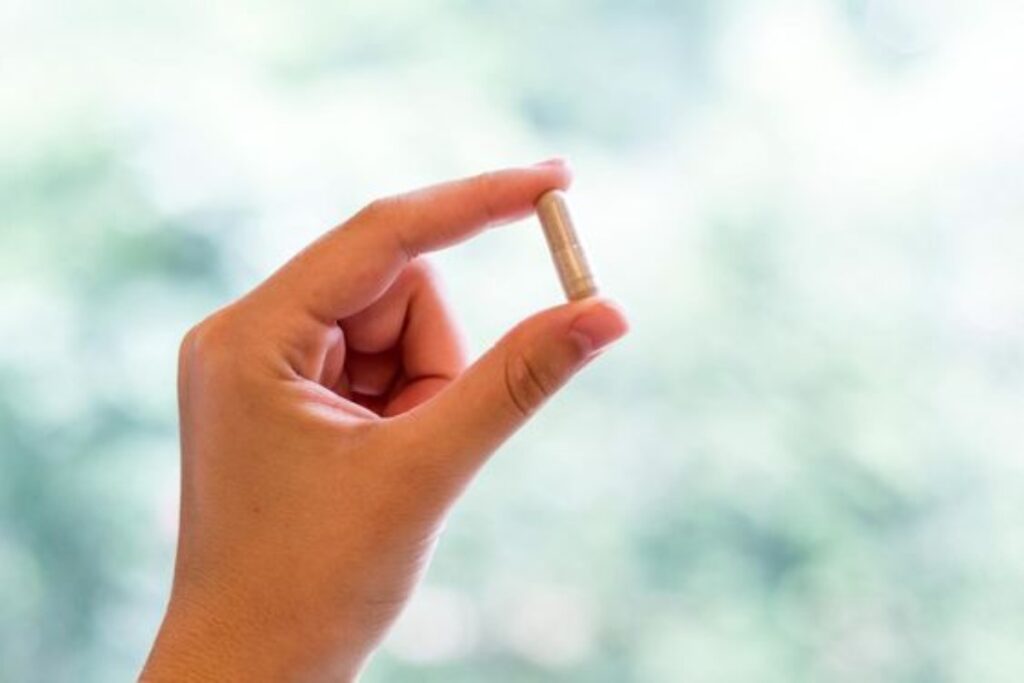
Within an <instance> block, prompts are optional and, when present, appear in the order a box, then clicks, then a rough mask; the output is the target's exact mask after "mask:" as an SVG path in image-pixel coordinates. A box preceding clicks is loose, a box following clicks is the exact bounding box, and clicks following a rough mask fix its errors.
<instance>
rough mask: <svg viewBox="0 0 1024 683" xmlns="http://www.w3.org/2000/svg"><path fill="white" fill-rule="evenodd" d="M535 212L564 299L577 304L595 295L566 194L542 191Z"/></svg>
mask: <svg viewBox="0 0 1024 683" xmlns="http://www.w3.org/2000/svg"><path fill="white" fill-rule="evenodd" d="M536 209H537V217H538V218H540V224H541V226H542V227H543V228H544V237H545V238H546V239H547V242H548V249H549V250H550V251H551V259H552V260H553V261H554V262H555V269H556V270H557V271H558V279H559V280H561V282H562V289H563V290H565V296H566V297H568V299H569V300H570V301H576V300H578V299H585V298H587V297H588V296H594V295H595V294H597V285H596V284H595V283H594V275H593V273H591V272H590V264H588V263H587V256H586V254H584V253H583V247H582V246H581V245H580V241H579V237H577V235H576V228H575V227H574V226H573V223H572V216H570V215H569V207H568V205H567V204H566V202H565V194H563V193H562V192H561V191H560V190H551V191H549V192H545V193H544V194H542V195H541V196H540V199H538V200H537V204H536Z"/></svg>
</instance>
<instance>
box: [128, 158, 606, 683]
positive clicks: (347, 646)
mask: <svg viewBox="0 0 1024 683" xmlns="http://www.w3.org/2000/svg"><path fill="white" fill-rule="evenodd" d="M568 183H569V172H568V170H567V169H566V167H565V166H564V165H562V164H561V163H560V162H547V163H545V164H540V165H537V166H533V167H529V168H520V169H509V170H504V171H497V172H493V173H487V174H484V175H480V176H477V177H474V178H469V179H466V180H460V181H456V182H452V183H447V184H443V185H438V186H435V187H431V188H427V189H423V190H419V191H416V192H413V193H410V194H405V195H401V196H397V197H393V198H390V199H385V200H380V201H376V202H374V203H372V204H370V205H369V206H368V207H366V208H365V209H364V210H362V211H361V212H359V213H358V214H357V215H356V216H355V217H353V218H352V219H351V220H349V221H348V222H346V223H345V224H343V225H342V226H340V227H338V228H336V229H335V230H333V231H331V232H330V233H328V234H327V235H325V236H324V237H322V238H321V239H320V240H318V241H317V242H315V243H314V244H313V245H311V246H310V247H308V248H307V249H306V250H304V251H303V252H301V253H300V254H298V255H297V256H296V257H295V258H293V259H292V260H291V261H290V262H289V263H288V264H286V265H285V266H284V267H283V268H281V269H280V270H279V271H278V272H277V273H275V274H274V275H273V276H272V277H271V278H270V279H268V280H267V281H266V282H264V283H263V284H261V285H260V286H259V287H257V288H256V289H255V290H254V291H252V292H250V293H249V294H248V295H246V296H245V297H243V298H242V299H240V300H239V301H237V302H235V303H233V304H231V305H230V306H228V307H226V308H224V309H222V310H220V311H218V312H217V313H215V314H213V315H212V316H210V317H209V318H208V319H206V320H204V321H203V322H202V323H200V324H199V325H197V326H196V327H195V328H194V329H193V330H191V331H190V332H189V333H188V335H186V337H185V339H184V341H183V343H182V345H181V356H180V360H179V388H178V392H179V399H180V412H181V445H182V482H181V526H180V534H179V539H178V554H177V562H176V566H175V576H174V586H173V589H172V594H171V599H170V603H169V605H168V609H167V614H166V617H165V619H164V623H163V625H162V626H161V629H160V633H159V635H158V637H157V641H156V644H155V645H154V648H153V652H152V653H151V654H150V658H149V661H148V662H147V665H146V668H145V670H144V672H143V680H154V681H156V680H176V681H181V680H218V681H228V680H239V681H242V680H244V681H261V680H268V681H270V680H273V681H282V680H352V679H354V678H355V677H356V675H357V674H358V672H359V670H360V668H361V667H362V665H363V663H364V662H365V660H366V658H367V657H368V656H369V654H370V652H371V651H372V649H373V648H374V646H375V645H376V644H377V643H378V642H379V641H380V640H381V639H382V638H383V636H384V634H385V633H386V632H387V629H388V627H389V626H390V625H391V624H392V622H393V621H394V620H395V618H396V617H397V616H398V614H399V612H400V611H401V609H402V606H403V605H404V604H405V602H406V601H407V600H408V598H409V596H410V594H411V592H412V590H413V588H414V586H415V584H416V582H417V581H418V579H419V578H420V576H421V575H422V573H423V571H424V569H425V567H426V565H427V563H428V561H429V559H430V556H431V553H432V550H433V548H434V545H435V543H436V540H437V536H438V533H439V530H440V528H441V527H442V524H443V521H444V518H445V515H446V513H447V511H448V509H449V508H450V507H451V505H452V503H453V502H454V501H455V499H456V498H457V497H458V496H459V493H460V492H461V491H462V490H463V488H465V486H466V485H467V484H468V483H469V481H470V480H471V479H472V477H473V475H474V473H475V472H476V471H477V469H478V468H479V467H480V466H481V465H482V464H483V463H484V461H486V459H487V458H488V456H489V455H490V454H491V453H493V452H494V450H495V449H496V448H497V447H498V446H499V445H500V444H501V443H502V442H503V441H505V440H506V439H507V438H508V437H509V436H510V435H511V434H512V433H513V432H514V431H515V430H516V429H517V428H518V427H519V426H520V425H522V424H523V423H524V422H525V421H526V420H527V419H528V417H529V416H530V414H531V413H533V412H534V411H535V410H536V409H537V408H538V407H539V406H540V405H541V403H543V402H544V400H545V399H546V398H547V397H548V396H550V395H551V393H552V392H554V391H555V390H556V389H558V388H559V387H560V386H561V385H562V384H563V383H564V382H566V381H567V380H568V379H569V377H570V376H571V375H572V374H573V373H575V372H576V371H577V370H579V369H580V368H581V367H582V366H583V365H584V364H586V363H587V361H588V360H590V359H591V358H592V357H593V356H594V355H595V354H597V353H598V351H599V350H600V349H601V348H603V347H604V346H606V345H607V344H609V343H610V342H612V341H614V340H615V339H617V338H618V337H620V336H621V335H623V334H624V333H625V332H626V322H625V320H624V318H623V317H622V315H621V313H620V312H619V311H618V310H617V309H616V308H615V307H614V306H612V305H611V304H609V303H608V302H606V301H603V300H599V299H592V300H587V301H581V302H576V303H571V304H566V305H562V306H558V307H555V308H552V309H550V310H547V311H544V312H542V313H539V314H537V315H535V316H533V317H531V318H529V319H528V320H526V321H524V322H522V323H521V324H519V325H518V326H517V327H516V328H515V329H514V330H512V331H511V332H510V333H509V334H508V335H506V336H505V337H504V338H503V339H502V340H501V341H500V342H498V344H496V345H495V346H494V347H493V348H492V349H491V350H490V351H488V352H487V353H486V354H484V356H483V357H481V358H480V359H479V360H478V361H477V362H476V363H475V364H473V365H472V366H471V367H469V368H468V369H467V368H465V362H466V361H465V352H464V349H463V345H462V343H461V341H460V337H459V334H458V332H457V330H456V326H455V323H454V321H453V319H452V315H451V312H450V311H449V309H448V306H447V304H446V303H445V301H444V299H443V297H442V295H441V292H440V289H439V287H438V282H437V279H436V276H435V275H434V274H433V273H432V271H431V270H430V269H429V268H428V267H427V265H426V264H425V263H424V261H423V260H422V259H421V258H420V254H422V253H424V252H427V251H431V250H434V249H439V248H442V247H446V246H448V245H451V244H454V243H456V242H459V241H461V240H464V239H466V238H468V237H470V236H471V235H473V234H475V233H477V232H479V231H480V230H482V229H483V228H484V227H486V226H487V225H490V224H494V223H498V222H502V221H508V220H512V219H516V218H520V217H523V216H525V215H527V214H528V213H529V212H530V211H531V209H532V207H533V202H534V201H535V200H536V199H537V197H538V196H539V195H540V194H542V193H543V192H544V191H546V190H548V189H551V188H554V187H565V186H567V185H568ZM538 239H539V236H538ZM514 276H515V274H514V273H509V274H508V277H509V278H514Z"/></svg>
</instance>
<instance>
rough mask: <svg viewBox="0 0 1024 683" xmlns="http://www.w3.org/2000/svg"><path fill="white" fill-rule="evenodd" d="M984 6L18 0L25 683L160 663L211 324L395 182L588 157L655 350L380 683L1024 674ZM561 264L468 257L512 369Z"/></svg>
mask: <svg viewBox="0 0 1024 683" xmlns="http://www.w3.org/2000/svg"><path fill="white" fill-rule="evenodd" d="M956 5H957V4H956V3H923V2H922V3H915V2H898V3H887V2H874V1H872V0H857V1H850V0H845V1H839V0H831V1H830V0H818V1H814V0H787V1H786V2H768V1H767V0H765V1H758V0H736V1H730V2H712V1H711V0H676V1H668V0H662V1H654V0H650V1H643V2H630V3H624V2H610V1H593V0H592V1H588V2H584V1H583V0H567V1H566V2H544V1H541V0H530V1H527V2H520V3H503V2H493V1H490V0H488V1H480V0H476V1H474V2H467V1H465V0H432V1H430V2H410V1H407V0H386V1H381V2H374V3H329V2H322V1H321V2H307V3H274V2H269V1H261V2H240V1H238V0H233V1H229V2H223V3H214V4H213V5H212V6H210V5H209V3H196V2H175V3H170V2H163V1H160V0H158V1H155V2H149V3H145V4H142V5H138V4H130V3H123V2H117V1H114V0H110V1H108V2H96V3H79V2H71V3H63V2H62V3H57V2H25V1H23V0H7V2H6V3H5V4H4V5H3V6H0V42H2V44H3V45H4V46H5V47H4V50H3V52H4V54H3V56H2V57H0V335H2V336H0V680H10V681H65V680H66V681H107V680H117V679H125V678H130V677H132V676H133V675H134V673H135V672H136V671H137V669H138V667H139V666H140V664H141V662H142V660H143V658H144V657H145V654H146V651H147V648H148V646H149V642H150V640H151V638H152V635H153V633H154V631H155V628H156V626H157V624H158V621H159V618H160V612H161V609H162V605H163V601H164V600H165V599H166V591H167V588H168V582H169V577H170V570H171V560H172V557H173V543H174V533H175V514H176V509H175V505H176V494H177V471H176V457H177V453H176V448H177V445H176V443H177V434H176V424H175V403H174V370H175V369H174V361H175V351H176V346H177V343H178V339H180V336H181V334H182V333H183V332H184V331H185V330H186V329H187V328H188V326H189V325H191V324H192V323H194V322H195V321H197V320H199V319H200V318H201V317H203V316H204V315H206V314H207V313H209V312H210V311H212V310H213V309H215V308H216V307H217V306H219V305H222V304H224V303H225V302H227V301H229V300H230V299H231V298H233V297H234V296H237V295H239V294H240V293H242V292H243V291H245V290H246V289H247V288H248V287H249V286H251V285H252V284H253V283H254V282H256V281H258V280H259V279H260V278H261V277H263V276H265V275H266V274H267V273H268V272H270V270H271V269H272V268H273V267H275V266H276V265H277V264H279V263H280V262H281V261H282V260H284V259H285V258H287V257H288V255H289V254H291V253H292V252H293V251H294V250H295V249H297V248H298V247H300V246H301V245H302V244H303V243H304V242H306V241H308V240H309V239H311V238H312V237H313V236H315V235H316V234H317V233H319V232H320V231H321V230H323V229H324V228H326V227H329V226H330V225H332V224H333V223H334V222H336V221H338V220H340V219H341V218H342V217H344V216H345V215H346V214H348V213H351V212H352V211H354V210H355V209H357V208H358V207H359V206H360V205H361V204H362V203H363V202H365V201H367V200H369V199H370V198H372V197H373V196H376V195H378V194H381V193H384V192H390V191H395V190H400V189H404V188H406V187H409V186H413V185H416V184H420V183H424V182H430V181H434V180H437V179H440V178H443V177H447V176H452V175H458V174H463V173H469V172H473V171H476V170H478V169H481V168H487V167H491V166H496V165H500V164H504V163H518V162H525V161H532V160H534V159H535V158H540V157H543V156H547V155H549V154H551V153H562V154H567V155H568V156H569V157H570V158H571V159H572V160H573V161H574V165H575V168H576V169H577V172H578V182H577V186H576V188H575V189H574V191H573V201H574V207H575V208H576V209H577V213H578V216H579V218H580V223H581V226H583V229H584V236H585V239H586V241H587V243H588V247H589V248H590V251H591V253H592V258H593V260H594V262H595V264H596V266H597V269H598V274H599V276H600V277H601V281H602V283H603V285H604V286H605V288H606V289H607V291H608V292H609V293H610V294H612V295H613V296H615V297H616V298H617V299H619V300H620V301H621V302H622V303H623V304H624V306H625V307H626V309H627V310H628V311H629V312H630V315H631V317H632V320H633V322H634V328H635V329H634V332H633V334H632V335H631V337H630V338H629V339H628V340H627V341H626V342H625V343H624V344H623V345H622V346H621V348H617V349H615V350H614V351H612V352H610V353H609V354H608V357H607V358H605V359H602V361H601V362H599V363H595V364H594V365H593V367H592V368H589V369H588V371H587V372H586V374H585V375H584V376H582V377H581V378H580V379H579V380H578V381H577V382H574V384H573V386H572V387H571V388H569V389H567V390H566V392H564V393H563V394H562V395H560V396H559V397H557V398H556V399H555V400H554V401H553V402H552V403H551V405H550V406H548V408H547V409H546V410H545V411H544V412H543V413H542V414H541V415H539V416H538V417H537V419H536V420H535V421H534V423H533V424H531V425H530V426H529V427H527V428H526V429H525V430H524V432H523V433H522V434H520V435H519V436H518V437H517V438H516V439H515V440H514V441H513V442H512V443H511V444H510V445H509V446H508V447H507V448H506V449H504V450H503V451H502V453H501V454H500V456H499V457H498V458H496V459H495V461H494V462H492V463H491V464H490V466H489V467H488V469H487V470H486V471H485V472H484V473H483V474H482V476H481V477H480V479H479V481H478V482H477V486H475V487H474V489H473V490H472V491H470V492H469V494H468V495H467V497H466V499H465V500H464V501H463V504H462V505H460V507H459V508H458V509H457V511H456V513H455V515H454V516H453V518H452V520H451V522H450V523H449V526H448V529H447V531H446V534H445V536H444V539H443V541H442V543H441V546H440V549H439V553H438V556H437V558H436V562H435V564H434V566H433V568H432V570H431V573H430V575H429V576H428V579H427V582H426V584H425V586H424V588H423V590H422V591H421V592H420V594H419V595H418V596H417V598H416V599H415V600H414V603H413V604H412V605H411V606H410V609H409V611H408V612H407V613H406V615H405V616H404V617H403V619H402V621H401V622H400V623H399V625H398V627H397V628H396V630H395V632H394V633H393V635H392V637H391V638H390V639H389V641H388V643H387V644H386V645H385V646H384V648H383V649H382V650H381V652H380V653H379V654H378V656H377V657H376V658H375V659H374V661H373V663H372V665H371V666H370V668H369V670H368V671H367V673H366V675H365V680H366V681H370V682H373V681H399V680H409V681H446V682H452V681H480V680H487V681H509V682H513V681H535V680H559V681H634V680H635V681H751V680H756V681H780V682H781V681H805V680H806V681H861V680H886V681H908V682H910V681H914V682H924V681H936V682H942V681H1016V680H1020V678H1021V676H1022V675H1024V648H1021V647H1020V642H1021V640H1022V638H1024V616H1022V615H1024V581H1022V578H1024V537H1022V535H1021V534H1020V532H1019V528H1020V520H1021V519H1024V476H1022V469H1021V466H1020V453H1021V446H1020V432H1021V430H1020V427H1019V425H1020V422H1021V416H1022V415H1024V412H1022V408H1024V370H1022V368H1024V364H1022V360H1024V357H1022V356H1024V351H1022V349H1024V294H1022V292H1024V287H1022V286H1021V282H1020V276H1019V264H1020V263H1021V262H1022V259H1024V237H1022V235H1024V233H1022V232H1021V230H1020V228H1021V225H1022V222H1024V194H1022V193H1021V192H1020V188H1021V187H1022V180H1024V154H1021V152H1024V123H1022V122H1024V101H1022V100H1021V98H1020V95H1019V93H1017V94H1015V93H1016V92H1017V91H1019V88H1014V87H1012V86H1014V85H1015V84H1016V80H1014V79H1015V78H1017V77H1018V76H1019V72H1020V69H1021V68H1022V67H1024V49H1022V48H1021V46H1020V44H1019V42H1020V41H1019V40H1018V39H1017V37H1016V36H1015V35H1014V33H1013V31H1012V30H1011V27H1012V26H1015V25H1016V26H1019V25H1020V24H1019V23H1015V22H1019V21H1020V19H1021V16H1020V10H1019V9H1018V8H1017V7H1015V4H1014V3H1012V2H1003V1H1000V0H983V1H982V2H978V3H970V6H969V7H966V6H956ZM961 5H964V4H963V3H961ZM545 259H546V255H545V254H544V252H543V248H542V246H541V243H540V241H539V239H538V236H537V235H536V234H535V231H531V230H530V229H529V228H527V227H525V226H523V227H522V228H519V227H512V228H504V229H502V230H501V231H496V232H493V233H489V234H487V235H484V236H482V237H481V238H480V239H479V240H477V241H475V242H474V243H473V244H469V245H465V246H462V247H459V248H458V249H455V250H453V251H452V252H450V253H446V254H443V255H439V256H438V257H437V261H438V263H439V264H440V266H441V270H442V272H443V273H444V274H445V275H446V276H447V279H448V280H449V289H450V293H451V297H452V298H453V300H454V302H455V303H456V305H457V307H458V308H459V309H460V310H461V311H463V312H464V314H465V324H466V328H467V332H468V336H469V338H470V340H471V342H472V344H473V345H474V346H475V347H476V348H478V349H480V348H483V347H484V346H485V345H486V344H487V343H488V342H489V340H491V339H493V338H495V337H496V336H497V335H498V334H500V332H501V331H502V330H503V329H505V328H506V327H508V326H509V325H511V324H512V323H513V322H514V321H515V320H516V319H517V318H518V317H521V316H522V315H524V314H525V313H526V312H528V311H530V310H533V309H536V308H539V307H541V306H545V305H549V304H552V303H555V302H556V301H557V298H558V294H557V290H556V288H555V284H554V278H553V274H552V273H551V272H550V268H549V267H548V264H547V262H546V260H545Z"/></svg>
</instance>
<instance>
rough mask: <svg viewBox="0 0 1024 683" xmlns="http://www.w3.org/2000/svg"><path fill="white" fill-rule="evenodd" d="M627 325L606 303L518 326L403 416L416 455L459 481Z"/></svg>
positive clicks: (568, 308) (580, 305)
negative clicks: (436, 392)
mask: <svg viewBox="0 0 1024 683" xmlns="http://www.w3.org/2000/svg"><path fill="white" fill-rule="evenodd" d="M627 330H628V323H627V322H626V318H625V316H624V315H623V313H622V311H621V310H620V309H619V308H618V307H616V306H615V305H614V304H612V303H611V302H610V301H607V300H604V299H586V300H583V301H578V302H573V303H569V304H565V305H562V306H558V307H556V308H552V309H548V310H546V311H543V312H541V313H538V314H536V315H534V316H532V317H530V318H528V319H527V320H524V321H523V322H522V323H520V324H519V325H517V326H516V327H515V328H514V329H513V330H512V331H511V332H509V333H508V334H506V335H505V336H504V337H503V338H502V339H501V341H499V342H498V343H497V344H495V346H494V347H493V348H492V349H491V350H490V351H488V352H487V353H486V354H484V355H483V356H482V357H481V358H480V359H479V360H478V361H477V362H476V363H474V364H473V365H472V366H470V367H469V368H468V369H467V370H466V371H465V372H463V373H462V375H461V376H460V377H459V378H458V379H456V380H455V381H454V382H452V383H451V384H449V385H448V386H447V387H446V388H445V389H444V390H443V391H442V392H441V393H439V394H438V395H437V396H435V397H434V398H432V399H431V400H430V401H428V402H426V403H424V404H422V405H421V406H420V407H419V408H417V409H416V410H414V411H413V412H412V413H409V414H407V417H408V418H409V420H410V423H411V424H410V425H409V426H410V427H411V429H412V433H413V434H415V441H416V442H417V444H418V446H419V447H418V448H416V449H414V450H415V451H416V455H415V457H417V458H440V459H441V460H443V462H437V463H436V464H438V465H440V466H441V467H440V469H442V470H445V471H448V472H450V473H452V474H455V475H456V477H457V478H458V479H464V478H465V477H467V476H469V475H471V474H472V473H473V472H475V471H476V469H477V468H478V467H479V466H480V464H482V463H483V461H484V460H486V459H487V457H488V456H489V455H490V454H491V453H492V452H493V451H494V450H495V449H496V448H497V447H498V446H499V445H501V443H502V442H503V441H505V440H506V439H507V438H508V437H509V436H511V435H512V434H513V433H514V432H515V431H516V430H517V429H518V428H519V427H521V426H522V425H523V424H524V423H525V422H526V421H527V420H528V419H529V418H530V416H531V415H532V414H533V413H534V412H536V410H537V409H538V408H539V407H540V406H541V405H542V404H543V403H544V402H545V401H546V400H547V399H548V398H549V397H550V396H551V395H552V394H554V393H555V392H556V391H557V390H558V389H559V388H561V387H562V386H563V385H564V384H565V383H566V382H567V381H568V380H569V379H570V378H571V377H572V376H573V375H574V374H575V373H576V372H577V371H578V370H580V369H581V368H582V367H583V366H584V365H586V364H587V362H588V361H590V360H591V359H592V358H593V357H594V356H596V355H597V354H598V353H599V352H600V351H601V350H602V349H603V348H605V347H607V346H608V345H609V344H611V343H612V342H614V341H615V340H617V339H619V338H620V337H622V336H623V335H624V334H625V333H626V332H627Z"/></svg>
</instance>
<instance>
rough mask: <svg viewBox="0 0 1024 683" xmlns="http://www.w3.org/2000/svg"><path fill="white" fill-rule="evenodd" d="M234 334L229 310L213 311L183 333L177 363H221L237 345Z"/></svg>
mask: <svg viewBox="0 0 1024 683" xmlns="http://www.w3.org/2000/svg"><path fill="white" fill-rule="evenodd" d="M234 336H235V333H234V324H233V322H232V312H231V310H230V309H229V308H224V309H221V310H219V311H217V312H216V313H213V314H212V315H210V316H208V317H207V318H205V319H203V320H202V321H201V322H200V323H198V324H196V325H195V326H193V327H192V328H191V329H190V330H189V331H188V332H186V333H185V336H184V337H183V338H182V340H181V345H180V348H179V364H180V365H182V366H183V367H184V366H190V365H195V364H201V365H202V366H204V367H206V366H216V365H220V364H223V363H224V362H225V361H226V360H228V359H229V358H230V357H231V356H232V355H233V349H234V348H235V347H236V346H237V344H235V343H234V341H233V337H234Z"/></svg>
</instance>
